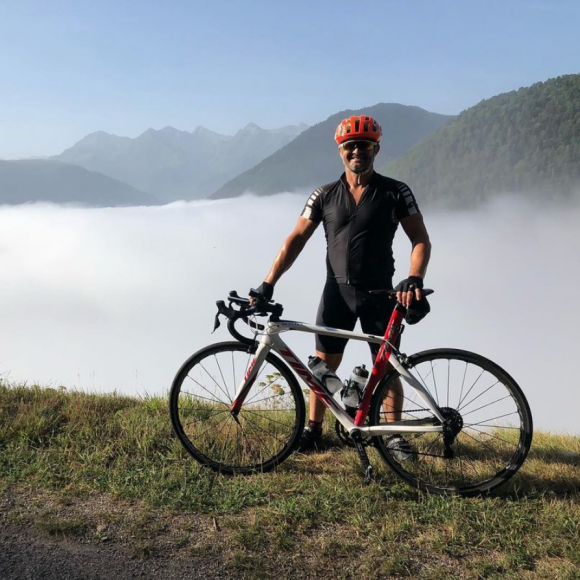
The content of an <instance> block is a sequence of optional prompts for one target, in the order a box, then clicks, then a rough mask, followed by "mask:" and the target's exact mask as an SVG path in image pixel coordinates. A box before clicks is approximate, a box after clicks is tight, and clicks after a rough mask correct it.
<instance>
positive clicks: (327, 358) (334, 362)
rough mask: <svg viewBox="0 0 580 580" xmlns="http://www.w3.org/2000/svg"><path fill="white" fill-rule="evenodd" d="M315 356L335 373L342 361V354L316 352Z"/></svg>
mask: <svg viewBox="0 0 580 580" xmlns="http://www.w3.org/2000/svg"><path fill="white" fill-rule="evenodd" d="M316 356H319V357H320V358H321V359H322V360H323V361H324V362H325V363H326V364H327V365H328V366H329V367H330V368H331V369H332V370H333V371H335V372H336V369H337V368H338V367H339V366H340V363H341V361H342V356H343V353H337V354H336V353H335V354H329V353H327V352H322V351H320V350H317V351H316Z"/></svg>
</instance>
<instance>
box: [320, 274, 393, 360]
mask: <svg viewBox="0 0 580 580" xmlns="http://www.w3.org/2000/svg"><path fill="white" fill-rule="evenodd" d="M396 304H397V301H396V299H394V298H390V297H389V296H388V295H386V294H369V293H368V292H367V291H365V290H360V289H357V288H356V287H355V286H351V285H348V284H338V283H337V282H335V281H334V280H327V281H326V285H325V286H324V290H323V291H322V298H321V299H320V305H319V306H318V313H317V314H316V324H317V325H318V326H330V327H332V328H340V329H341V330H354V327H355V324H356V321H357V319H359V318H360V324H361V328H362V331H363V333H365V334H375V335H378V336H384V334H385V331H386V330H387V326H388V324H389V319H390V317H391V314H392V312H393V309H394V308H395V305H396ZM347 342H348V339H347V338H338V337H335V336H323V335H320V334H317V335H316V349H317V350H319V351H320V352H324V353H327V354H342V353H343V352H344V349H345V347H346V343H347ZM369 346H370V348H371V352H372V354H373V357H374V356H376V354H377V353H378V351H379V348H380V346H381V345H380V344H372V343H369Z"/></svg>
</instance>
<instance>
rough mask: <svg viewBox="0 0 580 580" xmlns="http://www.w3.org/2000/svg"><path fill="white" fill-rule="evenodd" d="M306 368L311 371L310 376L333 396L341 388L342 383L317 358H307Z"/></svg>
mask: <svg viewBox="0 0 580 580" xmlns="http://www.w3.org/2000/svg"><path fill="white" fill-rule="evenodd" d="M308 367H309V368H310V370H311V371H312V374H313V375H314V376H315V377H316V378H317V379H318V380H319V381H320V382H321V383H322V384H323V385H324V386H325V387H326V388H327V389H328V390H329V391H330V392H331V393H332V394H333V395H334V393H336V392H337V391H338V390H339V389H340V388H341V387H342V381H341V380H340V379H339V378H338V377H337V376H336V375H335V374H334V371H333V370H332V369H331V368H330V367H329V366H328V365H327V364H326V363H325V362H324V361H323V360H322V359H321V358H320V357H319V356H309V357H308Z"/></svg>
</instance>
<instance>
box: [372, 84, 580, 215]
mask: <svg viewBox="0 0 580 580" xmlns="http://www.w3.org/2000/svg"><path fill="white" fill-rule="evenodd" d="M383 171H384V172H385V173H387V174H388V175H391V176H393V177H395V178H396V179H401V180H402V181H405V182H407V183H408V184H409V185H410V187H411V188H412V189H413V190H415V191H417V192H421V193H420V195H421V198H422V199H426V200H430V201H437V202H438V203H442V204H445V205H449V206H458V205H459V206H473V205H475V204H477V203H478V202H480V201H482V200H483V199H486V198H487V197H489V196H490V195H492V194H495V193H504V192H526V193H529V194H534V192H539V193H544V194H545V193H546V192H549V193H550V195H553V194H554V193H560V194H563V195H569V194H570V193H573V192H574V191H580V75H578V74H575V75H567V76H562V77H558V78H555V79H550V80H548V81H546V82H540V83H536V84H534V85H532V86H531V87H527V88H520V89H519V90H517V91H512V92H509V93H504V94H501V95H497V96H495V97H493V98H491V99H487V100H484V101H482V102H481V103H479V104H477V105H475V106H474V107H471V108H469V109H467V110H465V111H463V112H462V113H461V114H460V115H459V116H458V117H457V118H455V119H454V120H453V121H452V122H451V123H449V124H448V125H446V126H444V127H441V128H440V129H439V130H438V131H436V132H435V133H433V134H432V135H429V136H428V137H427V138H426V139H425V140H424V141H423V142H421V143H420V144H418V145H417V146H416V147H414V148H413V149H412V150H411V151H409V152H408V153H407V154H405V155H403V156H402V157H399V158H398V159H395V160H393V161H391V162H390V163H388V164H387V165H386V166H385V167H384V168H383Z"/></svg>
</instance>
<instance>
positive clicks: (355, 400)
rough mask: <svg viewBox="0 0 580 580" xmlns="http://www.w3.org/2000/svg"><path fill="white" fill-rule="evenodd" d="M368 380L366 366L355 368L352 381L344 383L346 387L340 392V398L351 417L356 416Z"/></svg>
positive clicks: (351, 377) (351, 376)
mask: <svg viewBox="0 0 580 580" xmlns="http://www.w3.org/2000/svg"><path fill="white" fill-rule="evenodd" d="M368 378H369V371H367V369H366V368H365V365H361V366H360V367H354V369H353V371H352V374H351V375H350V379H348V381H344V387H343V388H342V390H341V391H340V397H341V399H342V402H343V404H344V407H345V409H346V411H347V412H348V413H349V414H350V415H353V416H354V414H355V412H356V410H357V409H358V406H359V403H360V401H361V399H362V396H363V391H364V388H365V385H366V384H367V379H368Z"/></svg>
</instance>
